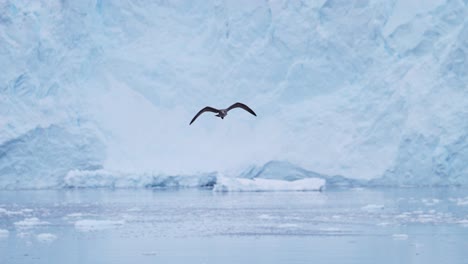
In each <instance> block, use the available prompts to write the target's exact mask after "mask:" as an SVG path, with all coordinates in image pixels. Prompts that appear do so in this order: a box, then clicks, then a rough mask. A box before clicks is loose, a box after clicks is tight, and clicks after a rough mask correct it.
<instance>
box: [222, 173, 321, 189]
mask: <svg viewBox="0 0 468 264" xmlns="http://www.w3.org/2000/svg"><path fill="white" fill-rule="evenodd" d="M324 186H325V180H323V179H318V178H308V179H301V180H295V181H284V180H271V179H260V178H256V179H244V178H229V177H218V179H217V182H216V185H215V186H214V188H213V190H214V191H217V192H256V191H321V190H322V189H323V188H324Z"/></svg>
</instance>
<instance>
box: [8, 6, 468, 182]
mask: <svg viewBox="0 0 468 264" xmlns="http://www.w3.org/2000/svg"><path fill="white" fill-rule="evenodd" d="M0 66H1V74H0V188H2V189H4V188H9V189H16V188H47V187H60V186H83V187H86V186H101V185H102V186H108V185H112V184H114V185H115V184H116V183H117V186H120V185H119V184H121V185H124V186H125V185H129V186H134V185H136V186H140V185H145V186H146V185H150V186H151V185H152V184H155V183H156V185H157V183H158V182H161V181H163V182H164V180H162V178H158V177H163V178H164V177H166V176H167V177H169V178H167V179H179V178H177V177H181V176H180V175H185V176H190V175H192V176H194V177H197V175H211V174H210V173H212V172H216V173H220V174H222V175H227V176H241V177H246V178H249V177H250V178H251V175H257V176H258V177H263V176H265V175H269V176H268V177H266V176H265V177H264V178H271V179H274V180H276V179H278V178H281V177H283V176H284V177H286V178H287V177H290V178H289V180H297V179H299V178H301V177H299V178H297V177H296V178H295V177H293V178H294V179H293V178H291V175H293V176H294V175H296V176H297V175H303V176H304V175H305V174H307V175H309V176H310V175H315V174H316V175H321V176H323V177H335V176H338V177H343V179H353V180H354V179H356V180H359V181H361V180H362V181H370V182H374V183H375V182H378V183H379V184H382V185H467V184H468V162H467V161H468V1H467V0H315V1H296V0H278V1H276V0H270V1H266V0H263V1H260V0H225V1H223V0H213V1H189V0H168V1H165V0H161V1H153V0H151V1H150V0H138V1H106V0H82V1H69V0H61V1H54V0H52V1H49V0H38V1H27V0H15V1H10V0H3V1H0ZM236 101H240V102H244V103H247V104H248V105H249V106H251V107H252V108H253V109H254V110H255V111H256V112H257V114H258V117H257V118H254V117H252V116H250V115H248V114H245V113H243V112H241V111H240V110H237V111H236V110H233V111H232V112H230V113H229V115H228V116H227V117H226V118H225V119H224V120H219V119H218V118H214V117H211V116H210V115H209V114H206V115H203V116H201V117H200V118H199V119H198V120H197V121H196V122H195V123H194V124H193V125H192V126H189V125H188V123H189V121H190V120H191V118H192V117H193V115H194V114H195V113H196V112H197V111H198V110H199V109H200V108H201V107H204V106H206V105H212V106H214V107H227V106H228V105H230V104H231V103H234V102H236ZM272 160H279V161H288V162H289V163H284V164H290V165H284V164H283V165H281V166H276V165H274V164H273V165H271V164H270V165H268V164H269V162H270V161H272ZM264 164H267V165H265V166H266V167H267V172H268V173H267V174H265V173H264V174H262V173H258V172H260V171H261V170H262V168H263V167H264ZM291 164H294V165H291ZM275 168H276V169H275ZM249 171H252V173H254V174H248V172H249ZM304 172H306V173H305V174H304ZM301 173H302V174H301ZM310 173H312V174H310ZM137 175H140V176H137ZM164 175H165V176H164ZM309 176H307V177H309ZM96 177H101V178H99V179H105V182H104V184H102V182H98V183H96V182H95V180H96ZM116 177H117V178H116ZM170 177H173V178H170ZM304 177H305V176H304ZM109 179H110V182H109ZM155 179H156V180H155ZM157 179H160V181H158V180H157ZM167 179H166V180H167ZM183 179H184V181H187V179H188V178H184V177H183ZM335 179H336V177H335ZM138 181H140V183H139V184H135V182H138ZM141 182H143V183H141ZM188 182H189V185H190V184H195V185H196V182H199V181H197V180H194V181H193V182H195V183H193V182H192V181H190V180H188ZM201 182H202V183H203V184H206V182H205V181H201ZM100 184H101V185H100Z"/></svg>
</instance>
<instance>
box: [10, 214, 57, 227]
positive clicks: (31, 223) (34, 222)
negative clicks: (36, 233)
mask: <svg viewBox="0 0 468 264" xmlns="http://www.w3.org/2000/svg"><path fill="white" fill-rule="evenodd" d="M47 224H49V223H48V222H45V221H41V220H39V219H38V218H36V217H32V218H26V219H24V220H23V221H18V222H15V226H16V227H17V228H20V229H28V228H34V227H35V226H39V225H47Z"/></svg>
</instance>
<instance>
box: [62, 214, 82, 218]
mask: <svg viewBox="0 0 468 264" xmlns="http://www.w3.org/2000/svg"><path fill="white" fill-rule="evenodd" d="M83 216H84V214H83V213H71V214H67V216H66V218H80V217H83Z"/></svg>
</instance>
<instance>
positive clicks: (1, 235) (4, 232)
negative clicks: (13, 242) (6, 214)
mask: <svg viewBox="0 0 468 264" xmlns="http://www.w3.org/2000/svg"><path fill="white" fill-rule="evenodd" d="M9 235H10V232H9V231H8V230H5V229H0V239H2V238H7V237H8V236H9Z"/></svg>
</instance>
